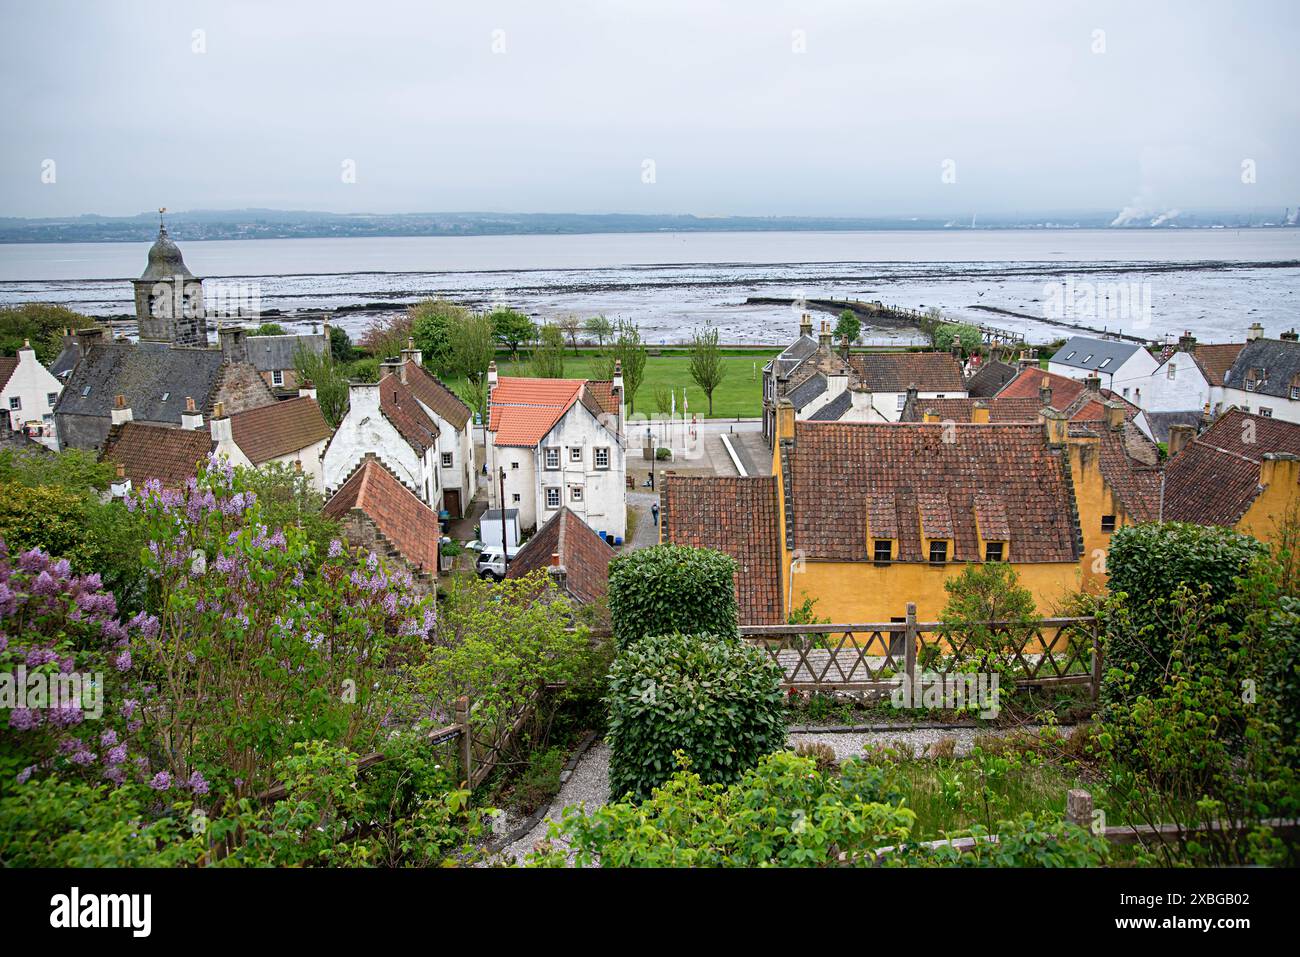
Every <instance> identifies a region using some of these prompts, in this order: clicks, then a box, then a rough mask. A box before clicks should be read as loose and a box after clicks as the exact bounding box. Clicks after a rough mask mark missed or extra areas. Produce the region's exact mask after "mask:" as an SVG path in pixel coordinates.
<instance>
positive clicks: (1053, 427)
mask: <svg viewBox="0 0 1300 957" xmlns="http://www.w3.org/2000/svg"><path fill="white" fill-rule="evenodd" d="M1038 421H1039V422H1041V423H1043V429H1044V430H1045V431H1046V433H1047V444H1048V445H1058V446H1059V445H1064V444H1065V443H1066V441H1067V439H1068V438H1069V435H1070V420H1069V419H1067V418H1066V417H1065V413H1064V412H1057V411H1056V410H1055V409H1052V408H1043V409H1039V411H1038Z"/></svg>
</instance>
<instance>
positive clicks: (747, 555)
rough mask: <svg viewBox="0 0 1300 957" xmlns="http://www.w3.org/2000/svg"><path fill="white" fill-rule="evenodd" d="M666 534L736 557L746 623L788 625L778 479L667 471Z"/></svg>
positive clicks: (672, 539) (738, 591)
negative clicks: (783, 591)
mask: <svg viewBox="0 0 1300 957" xmlns="http://www.w3.org/2000/svg"><path fill="white" fill-rule="evenodd" d="M660 520H661V521H662V523H663V539H664V541H665V542H673V543H675V544H678V545H691V546H695V547H703V548H713V549H717V550H718V551H720V552H725V553H726V554H728V555H730V556H731V557H732V558H734V559H736V562H737V563H738V567H737V570H736V600H737V602H738V603H739V606H740V623H741V624H742V625H780V624H784V623H785V622H784V617H783V615H782V613H781V607H782V603H781V569H780V561H781V559H780V555H781V548H780V526H779V524H778V522H777V512H776V478H775V477H773V476H764V477H761V478H760V477H748V478H735V477H714V476H694V475H692V476H687V475H665V476H664V481H663V506H662V512H661V513H660Z"/></svg>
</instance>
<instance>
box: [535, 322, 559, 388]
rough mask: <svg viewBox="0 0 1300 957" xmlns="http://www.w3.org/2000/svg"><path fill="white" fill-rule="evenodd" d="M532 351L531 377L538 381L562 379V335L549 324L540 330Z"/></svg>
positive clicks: (557, 327) (556, 328)
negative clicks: (537, 341)
mask: <svg viewBox="0 0 1300 957" xmlns="http://www.w3.org/2000/svg"><path fill="white" fill-rule="evenodd" d="M538 338H539V339H540V342H539V343H538V346H537V348H536V349H534V350H533V375H535V376H537V378H539V379H562V378H564V333H563V332H561V331H560V328H559V326H553V325H550V324H549V323H548V324H547V325H545V326H542V328H541V334H540V335H539V337H538Z"/></svg>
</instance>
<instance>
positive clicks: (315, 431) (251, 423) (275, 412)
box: [230, 396, 330, 465]
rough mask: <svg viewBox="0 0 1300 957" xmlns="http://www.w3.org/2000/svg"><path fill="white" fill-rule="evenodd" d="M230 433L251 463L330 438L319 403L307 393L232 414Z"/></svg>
mask: <svg viewBox="0 0 1300 957" xmlns="http://www.w3.org/2000/svg"><path fill="white" fill-rule="evenodd" d="M230 432H231V436H232V437H233V438H234V440H235V444H236V445H238V446H239V449H240V451H241V452H243V453H244V455H246V456H248V460H249V461H250V462H252V463H253V464H254V465H260V464H262V463H263V462H269V461H270V460H271V459H275V458H279V457H280V456H282V455H292V454H293V453H294V452H297V451H299V450H301V449H305V448H307V447H308V446H309V445H315V444H316V443H317V442H321V441H323V440H325V439H328V438H329V437H330V427H329V425H328V424H326V422H325V416H324V415H322V414H321V411H320V406H319V405H317V404H316V400H315V399H312V398H309V397H306V396H300V397H299V398H296V399H286V400H285V401H283V402H274V403H272V404H271V405H264V406H262V407H261V408H257V409H249V410H248V411H247V412H239V413H237V414H235V415H232V416H231V417H230Z"/></svg>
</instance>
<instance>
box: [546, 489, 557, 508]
mask: <svg viewBox="0 0 1300 957" xmlns="http://www.w3.org/2000/svg"><path fill="white" fill-rule="evenodd" d="M546 507H547V508H559V507H560V490H559V489H558V488H555V487H554V486H551V487H549V488H547V490H546Z"/></svg>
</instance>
